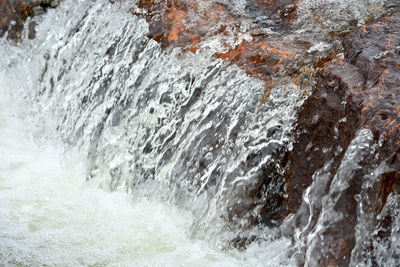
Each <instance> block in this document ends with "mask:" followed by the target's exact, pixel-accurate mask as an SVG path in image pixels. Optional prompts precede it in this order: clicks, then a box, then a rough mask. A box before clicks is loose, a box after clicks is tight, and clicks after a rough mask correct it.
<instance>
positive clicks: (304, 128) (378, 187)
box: [282, 12, 400, 266]
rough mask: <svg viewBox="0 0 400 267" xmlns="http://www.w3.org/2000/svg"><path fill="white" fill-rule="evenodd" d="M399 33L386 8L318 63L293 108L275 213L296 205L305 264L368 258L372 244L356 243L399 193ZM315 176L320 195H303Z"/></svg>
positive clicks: (397, 19) (397, 20)
mask: <svg viewBox="0 0 400 267" xmlns="http://www.w3.org/2000/svg"><path fill="white" fill-rule="evenodd" d="M399 32H400V12H394V13H393V14H391V15H387V16H384V17H382V18H380V19H378V20H375V21H373V22H371V23H369V24H367V25H364V26H362V27H360V28H358V29H357V30H355V31H354V32H353V33H351V34H349V35H348V36H347V37H346V38H345V39H344V41H343V47H344V60H342V59H341V58H337V59H334V60H332V61H331V62H328V63H326V64H325V65H324V66H323V68H321V69H320V71H319V73H318V83H317V85H316V86H315V88H314V91H313V94H312V95H311V96H310V97H309V98H308V99H307V100H306V102H305V104H304V105H303V107H302V110H301V112H300V114H299V119H298V126H297V129H296V132H297V133H298V136H297V140H296V142H295V145H294V148H293V152H292V153H290V155H289V156H288V162H287V165H286V173H285V175H284V176H285V180H286V197H285V198H284V200H283V203H284V204H283V207H284V208H285V209H286V212H282V215H283V217H285V216H286V215H287V214H289V213H293V212H296V215H295V217H294V219H293V224H294V226H295V227H296V228H298V229H300V232H302V234H303V236H304V239H303V242H304V246H305V247H304V248H303V249H304V250H303V253H305V254H306V255H307V257H306V262H305V263H306V265H309V266H346V265H348V264H350V263H351V262H352V263H354V262H355V263H356V262H359V261H361V259H362V256H360V255H364V256H365V255H369V256H368V257H369V258H371V255H373V254H374V253H375V252H374V250H375V248H374V247H373V246H365V245H362V244H368V243H369V244H371V243H373V240H371V238H373V237H371V236H373V232H374V229H381V228H382V224H383V223H382V221H380V222H379V221H377V220H376V217H377V215H378V214H379V213H380V212H381V210H382V209H383V207H385V205H386V203H387V199H388V197H389V196H392V195H393V194H395V195H396V194H398V193H399V185H400V179H399V177H400V175H399V173H400V159H399V156H398V155H399V152H400V109H399V105H400V94H399V92H400V51H399V48H400V34H399ZM363 131H364V132H365V131H368V132H369V133H370V138H369V139H368V141H367V140H366V139H365V140H364V141H360V138H361V137H360V136H361V135H362V134H361V132H363ZM353 152H354V153H353ZM360 153H361V154H360ZM328 166H329V168H328ZM324 168H325V169H326V171H325V172H324V173H323V174H324V175H321V170H322V169H324ZM319 179H326V182H324V185H325V186H324V187H322V189H320V190H322V194H320V197H319V200H313V201H310V194H311V193H312V192H313V191H315V190H316V188H315V186H316V184H317V183H318V181H319ZM322 197H324V201H322V200H321V199H322ZM322 211H323V212H322ZM329 214H330V216H328V215H329ZM363 227H364V228H365V227H366V229H364V230H363V231H361V232H360V233H359V234H356V229H360V228H363ZM357 231H360V230H357ZM376 231H377V230H376ZM310 233H313V235H312V236H313V238H312V239H309V240H306V239H307V238H306V236H307V235H308V234H310ZM366 233H368V234H366ZM358 236H363V238H357V239H356V237H358ZM352 257H353V258H352ZM363 260H365V259H364V258H363ZM369 260H371V259H369Z"/></svg>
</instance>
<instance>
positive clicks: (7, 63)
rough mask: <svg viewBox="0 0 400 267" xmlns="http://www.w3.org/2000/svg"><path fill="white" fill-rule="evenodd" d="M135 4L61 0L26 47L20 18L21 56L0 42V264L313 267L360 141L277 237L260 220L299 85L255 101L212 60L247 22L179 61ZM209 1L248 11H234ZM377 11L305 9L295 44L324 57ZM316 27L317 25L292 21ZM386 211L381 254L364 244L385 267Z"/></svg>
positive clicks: (364, 154)
mask: <svg viewBox="0 0 400 267" xmlns="http://www.w3.org/2000/svg"><path fill="white" fill-rule="evenodd" d="M113 2H114V1H113ZM132 2H136V1H116V3H114V4H110V3H109V1H106V0H97V1H83V0H79V1H78V0H64V1H63V2H62V3H61V4H60V6H59V7H57V9H54V10H48V12H47V14H45V15H43V16H42V17H40V18H34V20H35V22H38V26H37V29H36V30H37V33H36V38H35V39H34V40H27V39H26V38H24V36H25V37H27V35H28V31H29V29H28V25H29V22H30V21H28V22H27V23H26V29H25V31H24V33H23V38H22V40H21V41H20V42H19V43H12V42H10V41H8V40H7V39H6V38H2V39H0V53H2V54H1V55H0V90H1V91H0V94H1V96H2V98H1V99H0V129H1V131H0V136H1V139H0V140H1V141H0V203H1V206H0V265H11V266H26V265H29V266H43V265H51V266H75V265H84V266H86V265H96V266H104V265H107V266H108V265H111V266H113V265H115V266H132V265H133V266H166V265H167V266H180V265H190V266H192V265H193V266H209V265H211V266H293V265H296V264H299V263H300V264H302V263H303V264H304V262H305V264H306V265H309V266H318V262H317V261H316V260H315V259H314V258H313V255H312V254H313V253H314V252H320V251H319V250H323V249H324V246H322V245H321V243H323V242H324V233H325V232H324V231H326V229H330V228H334V227H335V223H338V222H340V220H341V219H343V218H342V217H341V216H342V215H341V214H340V213H338V212H337V211H336V210H335V209H336V206H335V205H337V203H338V202H339V201H338V199H340V198H341V197H342V195H341V192H345V190H347V189H348V188H349V185H352V183H355V182H354V181H352V180H351V179H350V178H349V177H351V176H350V175H348V172H355V171H357V170H358V169H360V168H361V167H360V165H359V164H358V163H359V162H361V161H369V160H371V161H372V159H371V157H372V156H373V151H374V149H376V144H374V143H373V134H372V133H371V131H370V130H367V129H361V130H359V131H357V133H356V134H355V138H354V139H353V141H352V142H351V143H350V145H349V147H348V148H347V150H346V151H345V153H344V156H343V161H342V162H341V164H340V166H339V167H338V172H337V173H336V175H335V176H334V178H333V179H332V180H330V176H329V172H330V170H331V168H332V165H333V162H332V161H333V160H332V161H330V162H328V163H326V164H325V165H324V167H323V168H321V169H319V170H317V171H316V172H315V173H314V174H313V177H312V179H313V181H312V184H311V185H310V186H308V187H307V189H306V190H305V191H304V194H303V196H302V204H301V207H300V209H299V212H298V214H297V217H296V216H294V215H290V216H289V217H287V218H286V220H285V221H284V223H283V225H282V227H277V226H278V222H276V221H275V220H274V218H273V217H268V216H269V215H270V213H268V212H265V209H268V210H279V207H278V206H277V205H279V203H280V202H279V201H278V200H277V199H278V197H281V195H282V192H284V190H283V189H284V186H285V185H284V181H283V180H282V177H281V176H280V174H281V173H282V166H281V163H282V162H284V161H285V160H286V159H285V152H287V151H291V150H292V149H293V144H294V139H295V136H294V133H293V132H294V131H293V129H294V127H295V124H296V119H297V114H298V111H299V109H300V107H301V106H302V104H303V103H304V100H305V99H306V97H307V96H308V95H309V94H310V93H311V88H309V87H307V86H305V87H301V86H299V85H298V84H296V83H294V82H293V80H289V79H287V80H285V79H284V78H283V79H282V81H281V82H280V83H276V84H274V87H273V88H272V90H271V91H268V92H267V89H266V87H265V83H264V82H263V81H261V80H258V79H255V78H252V77H250V76H249V75H248V74H246V72H245V70H243V69H241V68H239V67H238V66H237V65H235V64H233V63H232V62H229V61H224V60H222V59H220V58H218V57H216V56H215V55H216V54H218V53H225V52H227V51H226V50H228V48H227V47H224V46H223V45H221V44H222V43H224V44H226V43H227V44H229V46H232V47H233V46H235V45H239V44H240V43H241V42H242V41H248V40H251V38H253V37H252V36H251V35H250V34H248V33H247V32H246V30H248V29H249V27H250V26H249V25H248V24H247V22H246V21H244V22H243V23H242V25H240V27H238V28H240V31H239V32H240V33H239V34H236V33H234V32H231V33H227V34H225V36H224V37H223V39H222V37H218V36H215V37H213V38H210V40H207V41H206V42H203V43H201V47H200V49H199V50H198V51H197V52H196V53H186V52H185V51H184V49H181V48H177V47H175V48H173V47H166V48H165V47H163V45H162V44H160V43H158V42H157V41H155V40H154V39H151V38H149V31H150V30H149V27H150V26H149V24H148V22H146V19H145V18H141V17H140V16H139V17H137V16H133V15H132V14H130V13H129V12H132V10H134V12H136V13H137V14H139V13H140V12H139V11H140V10H139V9H138V8H137V6H135V3H132ZM210 2H212V1H210ZM215 2H218V3H223V4H224V5H227V6H229V7H230V8H231V9H232V12H234V13H235V12H236V13H241V12H245V11H244V6H245V2H244V1H242V0H240V1H215ZM255 2H257V1H255ZM378 2H379V1H375V0H366V1H362V0H354V1H331V0H324V1H322V0H321V1H319V0H318V1H317V0H307V1H302V2H301V3H300V4H299V7H298V10H299V16H298V18H297V19H296V21H295V22H294V23H295V24H296V25H297V26H299V25H300V26H299V27H301V28H300V29H299V30H297V31H295V32H294V33H293V36H297V37H298V36H299V35H302V34H303V32H306V31H308V32H312V33H311V34H313V35H318V34H320V36H317V37H316V40H314V42H315V43H314V44H313V46H312V47H311V48H310V49H309V51H310V53H313V52H315V51H317V52H318V51H322V50H324V49H326V50H329V49H330V47H329V44H327V43H325V41H327V40H328V39H329V38H328V37H327V36H328V34H327V32H328V31H331V30H333V29H336V30H339V31H342V30H346V27H347V26H348V21H349V20H357V21H356V22H354V23H353V24H355V25H353V27H355V26H356V24H357V23H358V24H362V23H363V22H364V21H363V19H362V18H365V17H366V16H367V15H368V14H369V13H371V11H370V10H369V8H370V7H371V6H374V5H375V6H378V4H377V3H378ZM326 4H329V5H330V6H332V9H329V10H328V9H326V10H324V9H320V6H323V5H326ZM313 9H318V10H319V12H313ZM377 9H379V8H377ZM137 10H139V11H137ZM335 12H336V13H337V12H340V16H336V17H335V14H333V13H335ZM374 12H376V13H379V12H381V11H380V10H378V11H377V10H374ZM251 15H252V16H253V17H254V18H255V20H256V21H257V22H258V23H259V24H260V25H273V23H272V22H270V21H268V19H266V18H264V17H257V16H259V14H258V13H257V12H254V14H251ZM314 15H315V18H314V19H315V20H318V19H319V17H321V18H322V17H327V18H329V19H330V20H329V19H327V20H326V21H325V22H324V23H320V24H318V26H317V27H315V25H312V26H310V25H309V24H307V23H305V21H307V19H309V18H310V17H311V16H314ZM236 26H237V25H236ZM236 26H235V27H236ZM271 27H272V26H271ZM264 30H265V29H264ZM274 30H277V32H274ZM279 30H280V29H275V28H274V27H272V28H271V29H268V31H267V30H265V32H269V33H271V34H272V35H276V34H280V33H278V32H279ZM320 32H321V33H320ZM281 34H282V36H284V37H285V38H286V39H290V38H293V36H292V35H290V34H289V35H287V34H286V33H284V32H282V33H281ZM285 34H286V35H285ZM291 34H292V33H291ZM297 37H296V38H297ZM280 62H281V61H279V62H278V64H277V65H279V63H280ZM239 65H240V64H239ZM278 68H279V66H278ZM317 120H318V118H317ZM343 120H344V119H343ZM335 127H336V126H335ZM340 152H341V151H339V152H338V153H340ZM354 159H357V160H358V161H355V160H354ZM384 170H385V166H383V165H382V166H380V167H379V168H376V169H372V168H371V170H368V171H369V172H371V175H370V176H365V177H364V178H363V179H364V180H363V186H362V188H360V194H358V199H357V205H359V208H357V212H358V214H354V216H358V217H357V218H358V223H357V225H356V233H357V234H356V235H357V236H356V241H355V247H356V248H360V249H359V250H357V249H356V250H354V253H353V254H352V259H351V260H352V263H353V265H356V264H357V263H359V262H362V258H363V255H361V254H362V251H365V250H363V246H367V245H368V244H367V245H365V244H366V241H365V240H367V237H366V236H365V233H363V231H365V232H368V231H371V230H370V229H366V228H368V222H369V220H370V218H368V216H369V215H368V213H367V212H365V211H364V209H366V207H367V208H368V203H366V202H368V201H367V200H368V199H367V200H366V199H365V198H363V197H361V195H366V194H368V193H369V190H370V189H369V188H370V187H372V186H373V179H372V178H371V177H374V175H375V176H377V175H378V174H379V173H380V171H382V172H383V171H384ZM368 179H370V180H368ZM328 189H329V190H328ZM325 191H327V192H328V195H327V196H325ZM324 196H325V197H324ZM364 202H365V203H364ZM398 203H399V202H398V200H397V198H396V196H393V195H390V196H389V198H388V202H387V204H386V205H385V207H384V208H383V210H382V211H381V216H386V215H387V214H391V216H392V217H393V225H394V226H393V227H392V229H393V233H392V234H391V235H390V236H391V239H390V240H389V241H390V242H389V243H390V244H392V245H391V246H390V249H387V248H386V247H385V246H388V242H386V241H385V242H384V241H382V240H379V239H376V240H374V242H373V244H370V245H371V246H374V247H376V248H377V249H376V254H377V255H376V257H377V258H379V260H378V261H379V262H380V263H383V264H389V265H390V264H395V262H396V255H397V250H398V249H397V247H396V246H398V236H397V232H396V231H397V230H396V229H398V225H399V223H398V221H399V219H398V218H400V216H399V215H398V211H399V208H398ZM396 205H397V206H396ZM276 213H277V211H274V212H271V214H276ZM271 216H272V215H271ZM302 216H303V217H306V218H307V220H306V221H302V220H301V219H298V218H302ZM357 218H356V217H354V218H353V219H354V220H356V219H357ZM296 220H298V221H300V222H297V221H296ZM260 222H261V224H258V223H260ZM396 226H397V228H396ZM287 228H291V229H289V230H288V232H290V231H292V232H291V233H290V234H288V235H289V236H292V239H291V240H289V239H288V238H285V237H283V236H285V231H286V230H287ZM242 244H244V246H242ZM235 247H236V248H235ZM239 247H240V249H239V250H238V249H237V248H239ZM382 247H384V249H382ZM327 253H328V252H327ZM321 254H322V253H321ZM299 255H300V256H299ZM387 255H389V257H386V259H385V256H387ZM366 265H367V266H368V264H366Z"/></svg>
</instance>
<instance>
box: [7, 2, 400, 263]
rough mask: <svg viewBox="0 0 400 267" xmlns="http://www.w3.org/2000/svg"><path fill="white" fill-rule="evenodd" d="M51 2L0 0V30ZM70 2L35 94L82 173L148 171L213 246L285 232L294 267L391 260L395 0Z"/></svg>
mask: <svg viewBox="0 0 400 267" xmlns="http://www.w3.org/2000/svg"><path fill="white" fill-rule="evenodd" d="M127 2H129V3H127ZM56 5H58V1H11V2H7V3H6V2H5V1H4V0H3V1H1V0H0V14H1V15H2V19H1V24H0V35H1V34H6V35H7V37H8V38H11V39H19V38H21V34H24V33H25V34H27V33H28V34H27V35H29V37H30V38H33V37H34V35H33V33H32V31H31V30H32V29H30V28H31V26H28V28H29V29H24V24H23V21H24V20H26V19H28V17H29V16H31V15H33V14H34V12H33V11H34V9H35V7H42V8H44V9H45V8H47V7H55V6H56ZM82 5H83V7H84V8H85V12H82V13H79V14H80V15H79V16H77V17H73V18H71V21H70V22H69V23H68V28H65V29H64V32H62V34H60V36H61V37H60V39H57V41H54V43H53V44H52V46H51V48H49V49H48V51H46V53H45V54H44V55H43V58H41V59H40V60H41V61H40V62H42V63H43V64H42V65H43V66H42V68H41V71H40V75H39V78H38V81H37V89H36V91H35V92H34V93H33V98H34V99H35V103H36V104H37V106H38V109H39V110H40V112H42V113H43V114H51V117H52V118H54V122H53V123H54V127H52V128H54V129H52V130H49V131H50V132H51V131H54V132H55V133H56V134H57V135H58V136H61V138H62V139H63V141H64V142H65V143H66V144H68V145H70V146H73V147H78V148H79V149H80V150H82V151H83V152H84V153H86V155H87V158H88V162H89V164H88V165H89V166H88V170H87V173H88V175H87V180H88V182H90V183H94V184H97V185H98V186H100V187H102V188H105V189H106V190H110V191H113V190H117V189H123V190H125V191H127V192H129V193H133V194H135V193H137V190H138V188H141V187H143V186H146V185H148V184H152V185H153V184H154V183H155V184H157V186H156V189H154V191H155V192H156V193H154V194H159V195H160V196H159V197H160V198H161V199H162V201H166V202H169V203H173V204H174V205H176V206H178V207H184V208H187V209H190V210H191V211H192V212H193V213H194V214H195V215H196V220H195V222H194V223H193V226H192V229H193V232H192V235H193V236H195V237H199V236H200V235H201V234H200V233H199V231H197V229H206V231H205V232H206V233H207V234H209V235H215V236H218V238H220V239H221V243H222V244H223V246H224V247H226V248H230V247H231V246H233V247H236V248H239V249H242V250H246V248H247V247H249V246H251V244H255V243H257V242H261V241H263V242H264V241H269V240H274V239H279V238H288V239H290V240H291V246H290V250H288V251H286V250H285V253H287V257H288V258H290V259H291V261H293V262H294V264H297V265H299V266H395V265H396V263H397V262H398V261H399V259H400V249H399V244H400V196H399V192H400V158H399V155H400V4H399V2H398V1H392V0H386V1H377V0H351V1H346V0H340V1H331V0H271V1H261V0H237V1H225V0H209V1H200V0H166V1H158V0H137V1H105V0H104V1H97V2H96V1H93V2H90V3H89V2H88V3H86V4H82ZM111 7H113V8H111ZM323 7H325V8H323ZM73 8H74V7H71V11H70V12H71V13H73V12H74V10H73ZM118 8H121V9H126V12H125V13H126V14H125V15H123V16H122V15H121V13H120V12H121V11H117V10H118ZM105 9H107V12H108V13H107V15H104V13H105V12H106V11H105ZM12 10H15V11H16V12H13V11H12ZM66 16H67V15H66ZM28 23H36V22H35V21H30V19H28ZM29 25H30V24H29ZM25 27H27V26H25ZM33 27H34V26H33ZM104 29H106V30H104ZM42 34H43V33H42ZM40 38H42V39H44V37H43V36H41V37H40ZM260 233H268V235H267V237H266V236H265V235H266V234H265V235H262V234H260ZM201 238H204V236H201ZM218 245H220V244H218Z"/></svg>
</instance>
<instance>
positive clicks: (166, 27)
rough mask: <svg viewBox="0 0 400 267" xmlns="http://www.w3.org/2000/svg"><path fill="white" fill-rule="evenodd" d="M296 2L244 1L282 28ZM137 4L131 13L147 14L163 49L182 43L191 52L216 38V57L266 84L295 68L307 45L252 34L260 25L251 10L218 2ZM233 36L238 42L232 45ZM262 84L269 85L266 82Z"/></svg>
mask: <svg viewBox="0 0 400 267" xmlns="http://www.w3.org/2000/svg"><path fill="white" fill-rule="evenodd" d="M295 3H296V1H294V0H276V1H258V0H249V1H248V4H249V8H250V9H252V10H254V9H257V10H258V12H260V14H264V15H267V16H270V17H271V19H272V20H273V21H274V25H280V26H282V27H285V25H287V24H288V23H289V17H290V18H293V17H294V15H293V14H294V11H295V6H296V5H295ZM138 7H139V9H140V12H138V11H132V12H133V14H135V15H138V16H142V17H145V18H146V20H147V21H148V23H149V32H150V33H149V37H150V38H152V39H154V40H156V41H157V42H160V43H161V45H162V47H164V48H165V47H169V46H173V47H181V48H182V49H183V50H185V51H190V52H193V53H194V52H196V51H197V50H198V49H199V48H200V47H201V44H202V43H203V42H206V41H208V40H210V39H212V38H215V37H218V38H220V40H221V48H223V49H225V50H226V52H222V53H219V54H217V55H216V56H218V57H219V58H221V59H223V60H228V61H232V62H234V63H236V64H237V65H238V66H239V67H241V68H243V69H244V70H245V71H246V72H247V73H248V74H249V75H251V76H252V77H256V78H259V79H262V80H264V81H266V82H270V81H271V79H272V78H274V77H277V76H282V75H283V74H285V75H288V74H294V73H296V72H298V71H299V69H300V68H301V67H302V66H303V64H304V63H303V61H305V59H304V54H305V53H306V51H307V50H308V49H309V48H310V46H311V44H310V43H308V42H306V41H303V40H298V41H293V40H290V41H285V40H283V38H282V36H277V35H271V36H268V35H265V34H257V33H256V32H257V30H258V29H260V27H261V26H262V25H259V24H258V23H257V22H255V21H254V20H253V18H252V17H251V14H247V15H246V14H233V13H232V11H231V9H230V7H229V6H227V5H225V4H222V3H219V2H213V1H207V2H206V1H203V2H201V1H197V0H170V1H161V2H158V1H153V0H140V1H139V2H138ZM250 13H251V12H250ZM289 15H290V16H289ZM286 18H287V19H286ZM243 24H247V25H250V27H251V29H250V30H246V33H250V34H252V40H250V41H247V40H241V39H240V38H241V25H243ZM253 33H254V34H253ZM224 40H226V41H227V42H226V43H224ZM232 40H233V41H235V42H238V44H237V45H233V46H232V44H231V42H232ZM266 87H270V84H269V83H266Z"/></svg>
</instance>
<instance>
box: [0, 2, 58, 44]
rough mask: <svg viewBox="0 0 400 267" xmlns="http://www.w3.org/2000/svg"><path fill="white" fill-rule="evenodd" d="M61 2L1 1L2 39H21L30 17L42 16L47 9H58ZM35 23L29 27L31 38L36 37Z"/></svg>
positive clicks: (0, 26)
mask: <svg viewBox="0 0 400 267" xmlns="http://www.w3.org/2000/svg"><path fill="white" fill-rule="evenodd" d="M59 3H60V0H0V37H1V36H3V35H4V34H5V33H7V34H8V35H7V37H8V38H10V39H20V38H21V33H22V30H23V28H24V22H25V20H26V19H27V18H28V17H31V16H35V15H40V14H42V13H43V12H45V11H46V9H47V8H49V7H51V8H53V7H56V6H57V5H58V4H59ZM35 26H36V24H35V22H31V23H30V25H29V38H31V39H32V38H34V37H35V30H34V28H35Z"/></svg>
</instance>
